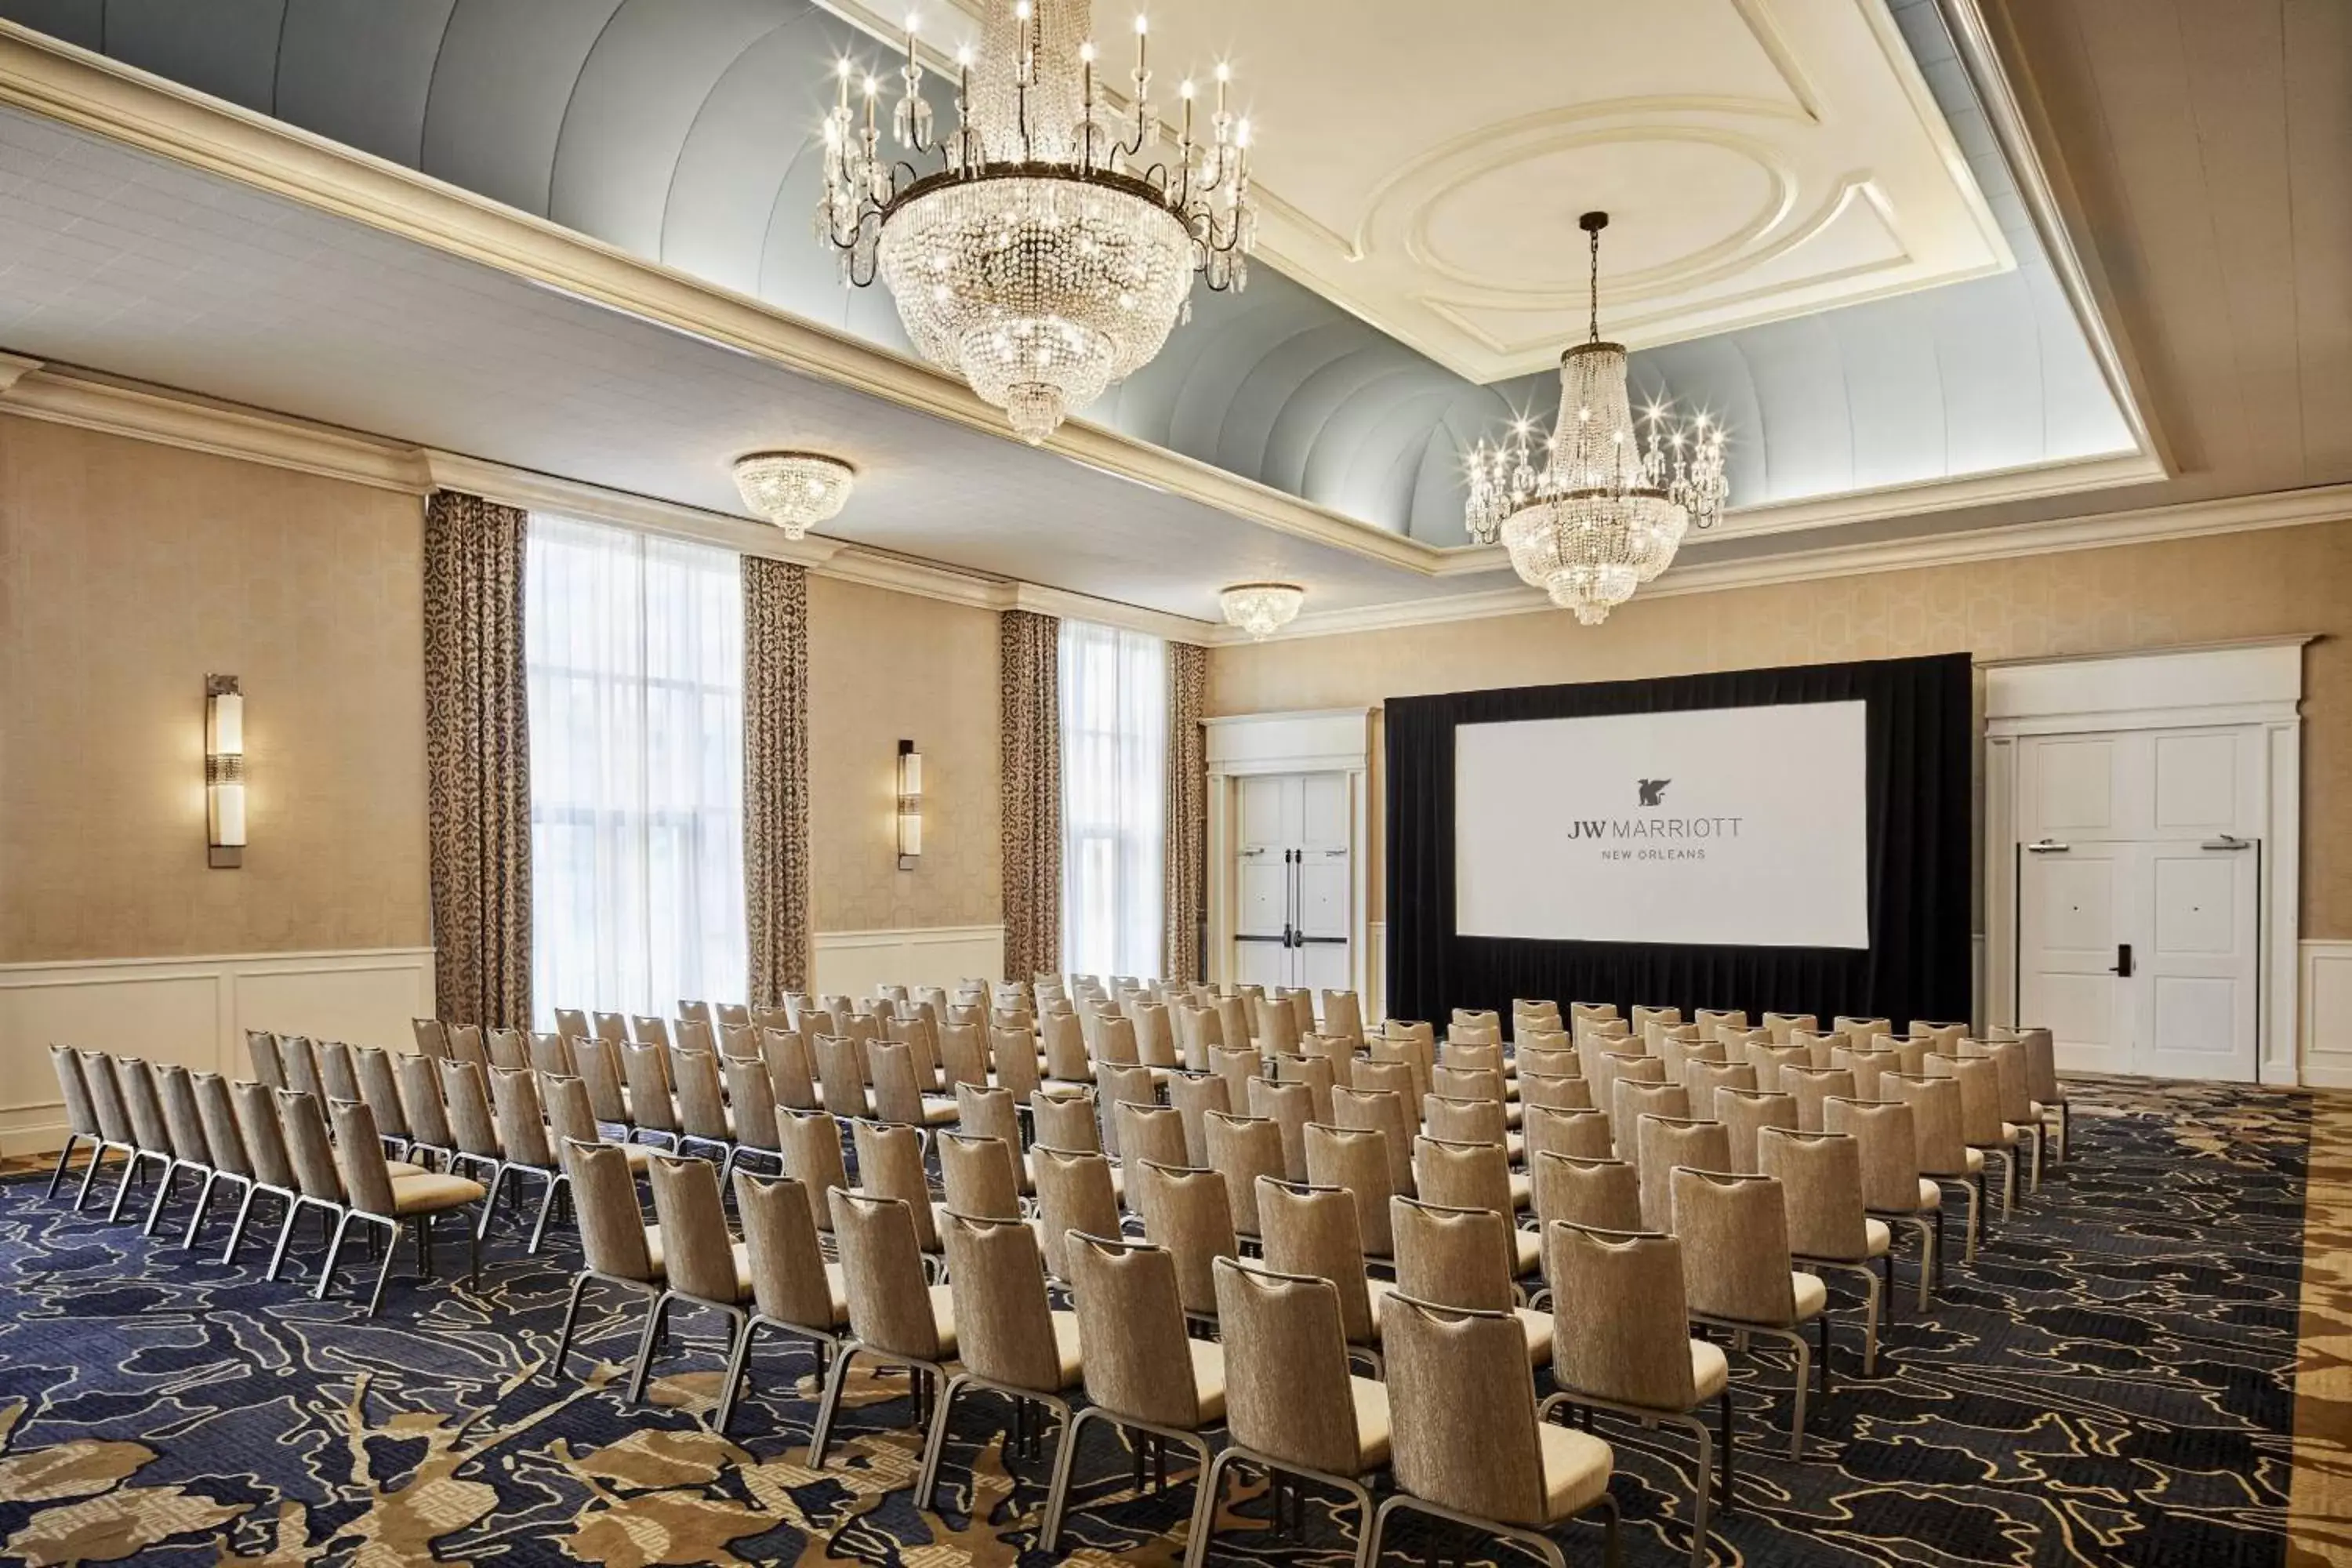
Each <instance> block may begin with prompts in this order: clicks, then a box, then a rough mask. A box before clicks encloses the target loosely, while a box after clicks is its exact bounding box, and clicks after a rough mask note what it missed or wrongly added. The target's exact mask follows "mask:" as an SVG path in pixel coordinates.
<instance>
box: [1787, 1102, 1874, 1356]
mask: <svg viewBox="0 0 2352 1568" xmlns="http://www.w3.org/2000/svg"><path fill="white" fill-rule="evenodd" d="M1756 1147H1757V1153H1758V1155H1759V1163H1761V1164H1762V1165H1763V1167H1764V1174H1765V1175H1767V1176H1769V1177H1771V1178H1772V1179H1773V1180H1775V1181H1777V1182H1779V1183H1780V1194H1781V1197H1782V1199H1783V1200H1784V1201H1785V1203H1786V1205H1787V1210H1788V1220H1789V1255H1790V1258H1793V1259H1794V1260H1795V1261H1796V1263H1797V1264H1798V1265H1800V1266H1801V1267H1802V1268H1808V1269H1811V1270H1812V1271H1813V1272H1815V1273H1819V1272H1820V1271H1821V1270H1822V1269H1824V1268H1833V1269H1836V1270H1837V1271H1838V1272H1839V1273H1842V1274H1849V1275H1853V1276H1856V1277H1858V1278H1859V1279H1861V1280H1862V1312H1863V1317H1862V1374H1863V1376H1864V1377H1875V1376H1877V1375H1878V1317H1879V1312H1880V1310H1881V1303H1882V1302H1883V1300H1885V1297H1884V1296H1882V1294H1881V1292H1880V1289H1879V1278H1878V1273H1877V1270H1876V1269H1874V1268H1872V1265H1873V1264H1877V1265H1880V1266H1882V1267H1883V1266H1885V1264H1886V1262H1887V1260H1888V1259H1889V1258H1892V1257H1893V1250H1892V1248H1893V1246H1894V1232H1893V1231H1892V1230H1890V1229H1889V1228H1888V1227H1887V1224H1886V1222H1885V1220H1883V1219H1873V1218H1871V1217H1870V1216H1869V1215H1868V1214H1866V1213H1865V1212H1864V1208H1863V1191H1862V1152H1861V1149H1860V1147H1859V1145H1857V1144H1856V1143H1855V1142H1854V1141H1853V1139H1851V1138H1848V1137H1846V1136H1845V1135H1844V1134H1843V1133H1838V1132H1790V1131H1785V1130H1783V1129H1780V1128H1777V1127H1776V1128H1773V1129H1771V1130H1770V1131H1767V1132H1765V1133H1764V1134H1763V1135H1762V1136H1761V1137H1759V1139H1758V1140H1757V1144H1756ZM1891 1282H1892V1276H1891V1275H1890V1277H1889V1283H1890V1284H1891ZM1828 1347H1829V1341H1828V1340H1827V1339H1826V1338H1824V1339H1823V1340H1822V1360H1823V1361H1824V1362H1826V1361H1827V1360H1828V1359H1829V1348H1828Z"/></svg>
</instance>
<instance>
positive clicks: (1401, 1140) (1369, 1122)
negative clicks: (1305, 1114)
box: [1307, 1089, 1420, 1197]
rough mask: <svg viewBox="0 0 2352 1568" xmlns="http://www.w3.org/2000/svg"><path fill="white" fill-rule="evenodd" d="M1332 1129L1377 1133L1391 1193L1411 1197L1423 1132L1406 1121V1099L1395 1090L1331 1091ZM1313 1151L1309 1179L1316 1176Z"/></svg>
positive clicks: (1310, 1149) (1309, 1158)
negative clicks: (1416, 1139) (1417, 1139)
mask: <svg viewBox="0 0 2352 1568" xmlns="http://www.w3.org/2000/svg"><path fill="white" fill-rule="evenodd" d="M1331 1121H1332V1124H1333V1126H1335V1127H1339V1128H1343V1129H1345V1130H1347V1131H1359V1132H1377V1133H1378V1134H1380V1136H1381V1140H1382V1144H1383V1151H1384V1152H1386V1154H1387V1155H1388V1161H1389V1180H1388V1184H1389V1190H1390V1191H1391V1192H1395V1193H1402V1194H1405V1195H1406V1196H1408V1197H1410V1196H1411V1195H1412V1190H1413V1188H1412V1140H1413V1136H1414V1134H1415V1133H1416V1132H1418V1131H1420V1129H1419V1128H1418V1127H1417V1126H1416V1125H1415V1124H1414V1123H1413V1122H1412V1121H1409V1120H1407V1113H1406V1110H1405V1107H1404V1100H1403V1097H1402V1095H1400V1094H1398V1093H1397V1092H1396V1091H1395V1090H1393V1089H1333V1090H1332V1091H1331ZM1307 1179H1308V1180H1310V1181H1313V1180H1315V1179H1317V1178H1316V1177H1315V1174H1314V1158H1313V1150H1312V1148H1311V1147H1310V1148H1309V1150H1308V1159H1307Z"/></svg>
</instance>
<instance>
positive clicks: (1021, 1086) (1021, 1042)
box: [988, 1028, 1044, 1105]
mask: <svg viewBox="0 0 2352 1568" xmlns="http://www.w3.org/2000/svg"><path fill="white" fill-rule="evenodd" d="M988 1045H989V1053H988V1054H989V1057H990V1059H991V1061H992V1065H993V1067H994V1068H995V1072H996V1081H997V1084H998V1086H999V1087H1001V1088H1003V1089H1011V1090H1012V1091H1013V1099H1014V1100H1018V1101H1020V1102H1021V1103H1022V1104H1024V1105H1025V1104H1027V1103H1028V1101H1029V1097H1030V1096H1031V1095H1033V1094H1034V1093H1036V1092H1037V1090H1038V1089H1039V1088H1040V1087H1041V1086H1042V1084H1043V1082H1044V1080H1043V1079H1041V1078H1040V1077H1039V1076H1038V1072H1037V1036H1036V1033H1035V1031H1034V1030H1031V1029H1026V1028H1020V1029H1004V1028H992V1029H990V1030H989V1031H988Z"/></svg>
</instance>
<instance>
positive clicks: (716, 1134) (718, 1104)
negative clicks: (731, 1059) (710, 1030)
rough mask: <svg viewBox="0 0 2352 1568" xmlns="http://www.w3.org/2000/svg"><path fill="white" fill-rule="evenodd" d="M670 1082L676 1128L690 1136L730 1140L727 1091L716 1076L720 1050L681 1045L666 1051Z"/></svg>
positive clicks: (723, 1141)
mask: <svg viewBox="0 0 2352 1568" xmlns="http://www.w3.org/2000/svg"><path fill="white" fill-rule="evenodd" d="M669 1068H670V1081H671V1083H672V1084H673V1086H674V1093H675V1095H676V1099H677V1129H678V1131H680V1132H683V1133H684V1134H686V1135H687V1136H688V1137H689V1138H701V1139H707V1140H709V1142H714V1143H726V1142H733V1139H734V1132H733V1131H732V1129H731V1128H730V1126H729V1124H728V1121H727V1091H726V1089H724V1088H723V1087H722V1086H721V1079H720V1078H719V1053H718V1052H717V1051H715V1050H712V1051H707V1050H702V1049H699V1048H695V1047H684V1046H680V1047H676V1048H674V1049H673V1050H671V1052H670V1053H669Z"/></svg>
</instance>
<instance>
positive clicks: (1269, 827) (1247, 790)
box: [1234, 773, 1354, 991]
mask: <svg viewBox="0 0 2352 1568" xmlns="http://www.w3.org/2000/svg"><path fill="white" fill-rule="evenodd" d="M1351 801H1352V792H1351V790H1350V788H1349V777H1348V775H1347V774H1346V773H1254V774H1250V775H1247V776H1244V777H1242V778H1238V779H1236V780H1235V781H1234V819H1235V821H1234V827H1235V832H1234V889H1235V891H1236V904H1237V908H1236V910H1235V916H1236V918H1235V920H1234V969H1235V978H1236V979H1238V980H1239V981H1240V982H1241V983H1243V984H1257V985H1265V986H1268V987H1272V986H1276V985H1305V986H1312V987H1314V988H1316V989H1318V990H1323V989H1329V990H1335V991H1336V990H1346V989H1347V988H1348V987H1349V984H1351V976H1352V975H1353V973H1354V962H1353V961H1354V954H1353V953H1352V952H1350V945H1351V944H1350V942H1349V930H1350V923H1349V908H1348V900H1349V896H1350V891H1351V889H1353V887H1354V878H1353V876H1352V875H1351V874H1350V870H1351V868H1350V866H1349V858H1350V850H1349V845H1350V844H1351V843H1352V841H1353V836H1352V832H1351V830H1352V828H1353V826H1354V823H1353V820H1352V813H1353V809H1354V808H1353V805H1352V804H1351Z"/></svg>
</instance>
